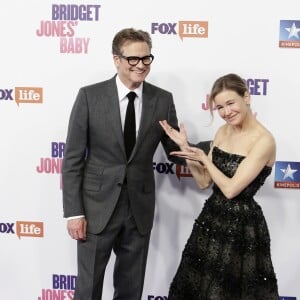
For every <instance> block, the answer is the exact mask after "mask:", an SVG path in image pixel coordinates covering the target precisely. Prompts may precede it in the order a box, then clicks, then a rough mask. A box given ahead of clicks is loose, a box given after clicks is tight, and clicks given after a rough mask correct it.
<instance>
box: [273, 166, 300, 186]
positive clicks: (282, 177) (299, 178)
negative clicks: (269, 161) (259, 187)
mask: <svg viewBox="0 0 300 300" xmlns="http://www.w3.org/2000/svg"><path fill="white" fill-rule="evenodd" d="M299 170H300V162H298V161H276V162H275V178H274V187H275V188H285V189H300V172H298V171H299Z"/></svg>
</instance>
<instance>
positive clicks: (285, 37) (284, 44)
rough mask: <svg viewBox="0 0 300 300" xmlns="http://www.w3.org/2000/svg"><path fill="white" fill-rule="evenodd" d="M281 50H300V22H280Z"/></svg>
mask: <svg viewBox="0 0 300 300" xmlns="http://www.w3.org/2000/svg"><path fill="white" fill-rule="evenodd" d="M279 47H280V48H300V20H280V28H279Z"/></svg>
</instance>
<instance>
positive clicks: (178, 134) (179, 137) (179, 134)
mask: <svg viewBox="0 0 300 300" xmlns="http://www.w3.org/2000/svg"><path fill="white" fill-rule="evenodd" d="M159 124H160V126H161V127H162V128H163V129H164V131H165V133H166V134H167V135H168V136H169V138H170V139H171V140H172V141H173V142H175V143H176V144H177V145H178V146H179V147H180V149H182V150H183V149H185V148H186V147H188V142H187V134H186V131H185V128H184V126H183V124H180V126H179V131H177V130H176V129H174V128H172V126H170V125H169V124H168V122H167V121H166V120H163V121H159Z"/></svg>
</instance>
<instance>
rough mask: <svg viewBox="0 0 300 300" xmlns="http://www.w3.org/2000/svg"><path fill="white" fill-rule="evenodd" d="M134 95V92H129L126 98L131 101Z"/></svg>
mask: <svg viewBox="0 0 300 300" xmlns="http://www.w3.org/2000/svg"><path fill="white" fill-rule="evenodd" d="M135 97H136V93H135V92H129V93H128V94H127V98H128V100H129V102H133V101H134V100H135Z"/></svg>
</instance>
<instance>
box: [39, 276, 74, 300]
mask: <svg viewBox="0 0 300 300" xmlns="http://www.w3.org/2000/svg"><path fill="white" fill-rule="evenodd" d="M75 283H76V276H74V275H64V274H53V275H52V286H51V288H43V289H42V291H41V296H39V297H38V298H37V300H56V299H57V300H72V299H73V297H74V290H75Z"/></svg>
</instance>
